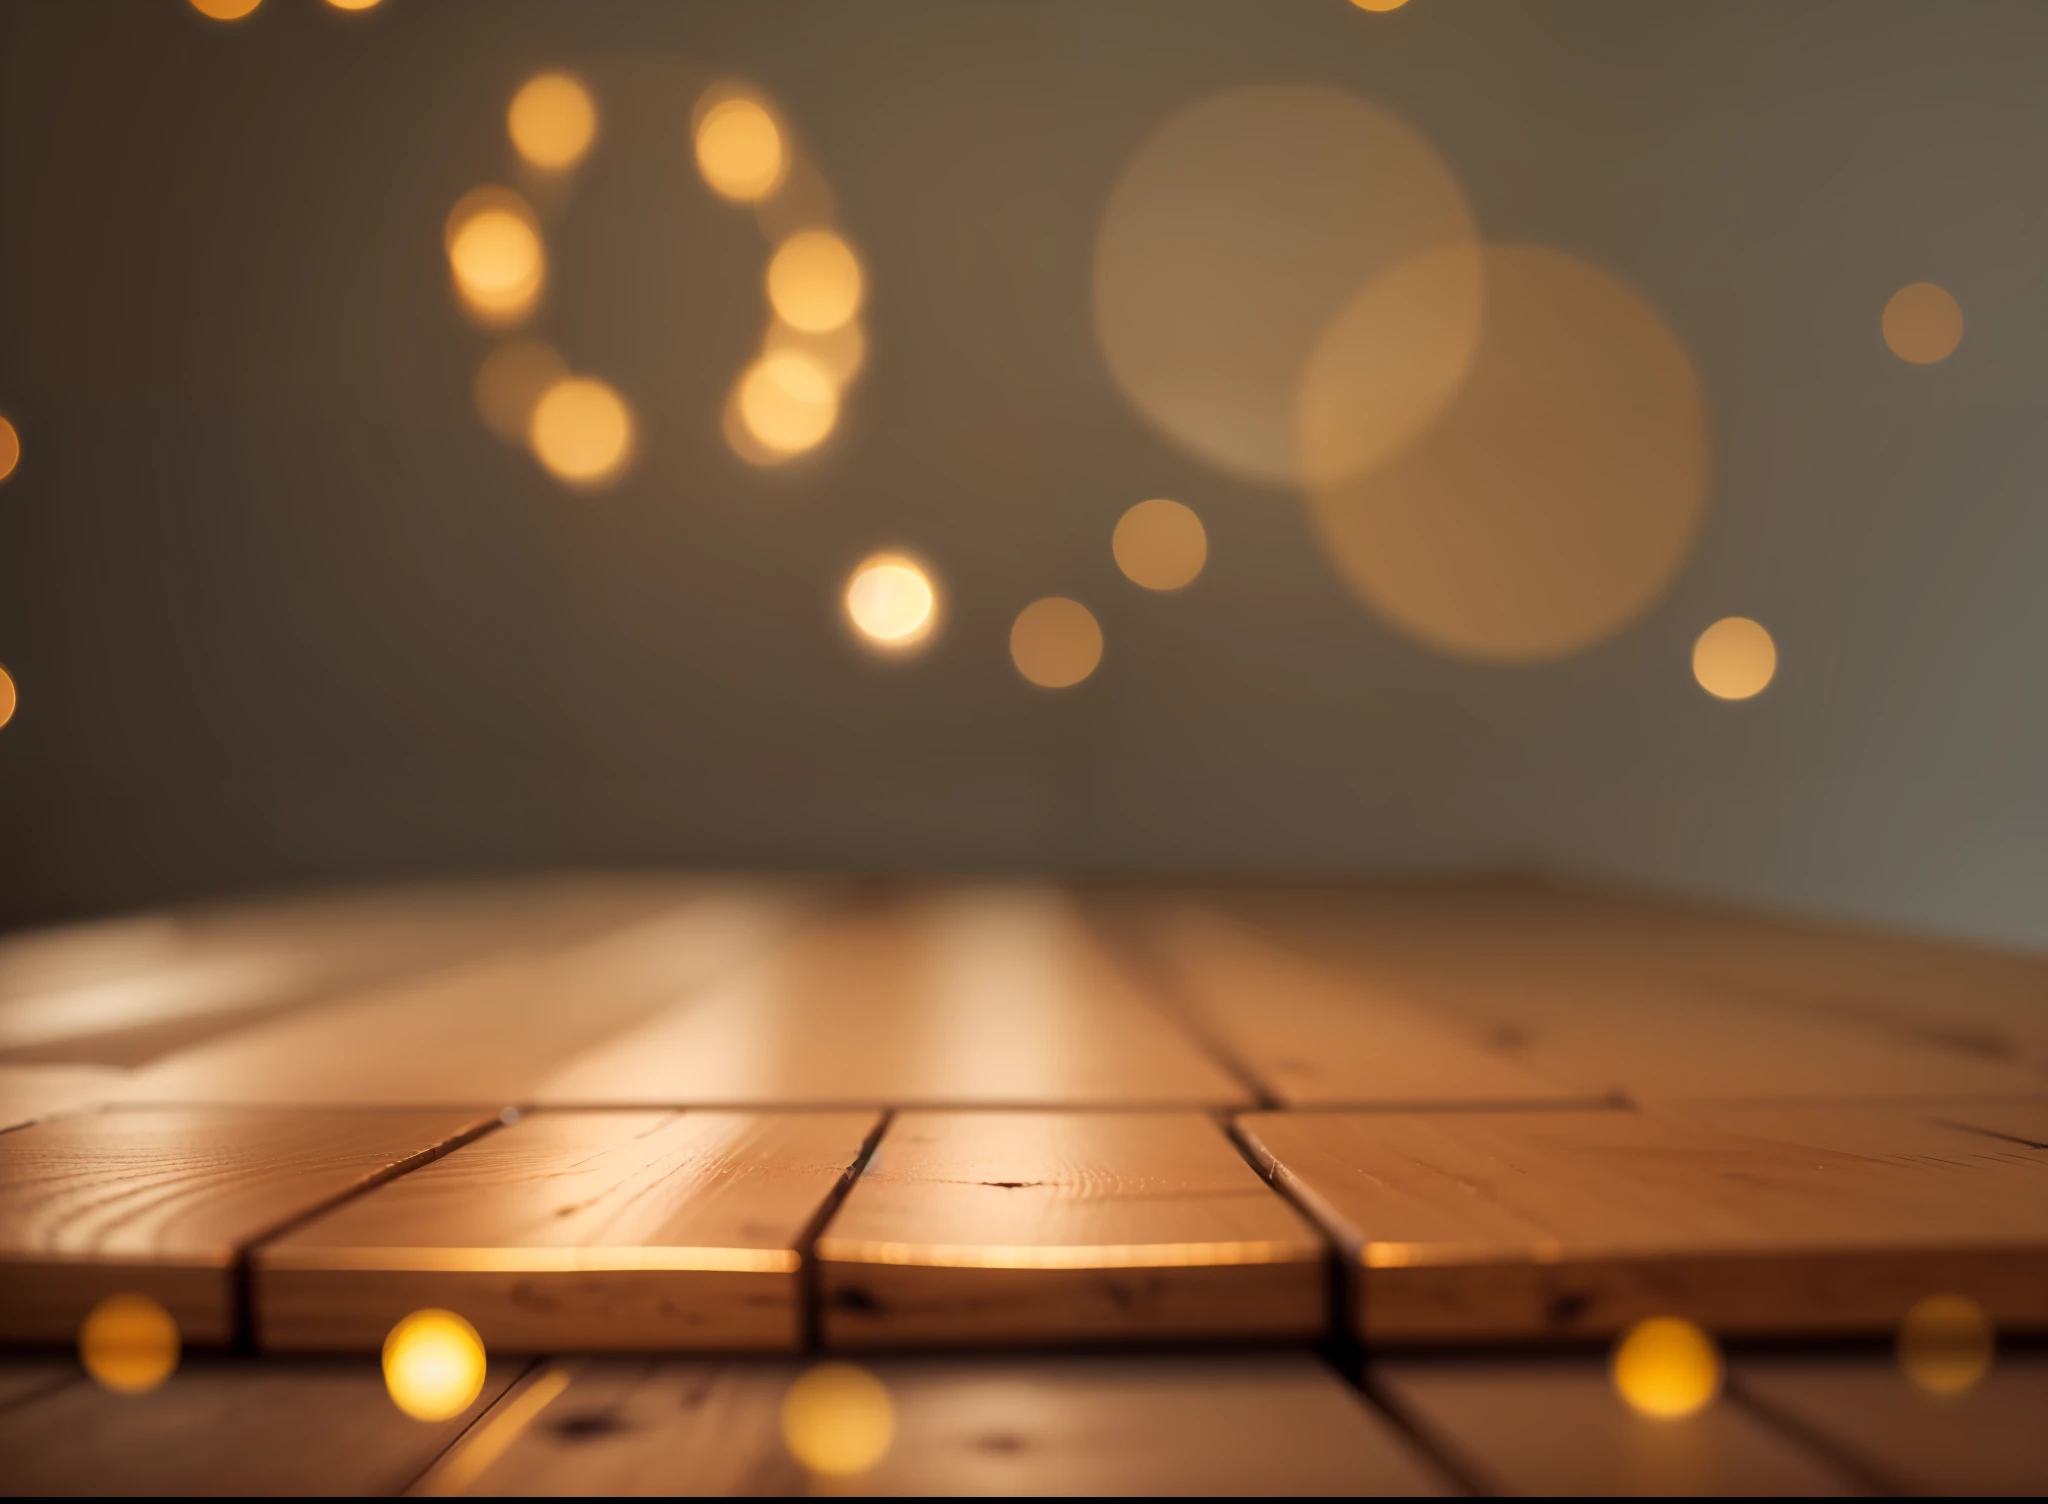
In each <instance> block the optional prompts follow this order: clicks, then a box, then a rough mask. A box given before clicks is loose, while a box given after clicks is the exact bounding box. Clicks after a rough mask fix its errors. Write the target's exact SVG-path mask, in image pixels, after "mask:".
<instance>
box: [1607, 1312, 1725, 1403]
mask: <svg viewBox="0 0 2048 1504" xmlns="http://www.w3.org/2000/svg"><path fill="white" fill-rule="evenodd" d="M1612 1371H1613V1375H1614V1387H1615V1390H1616V1391H1617V1392H1618V1393H1619V1394H1620V1395H1621V1397H1622V1399H1623V1400H1624V1401H1626V1402H1627V1404H1628V1407H1629V1408H1630V1409H1631V1410H1633V1411H1635V1412H1636V1413H1637V1414H1638V1415H1647V1416H1650V1417H1652V1418H1654V1419H1657V1420H1678V1419H1681V1418H1682V1417H1684V1416H1688V1415H1693V1414H1696V1413H1698V1412H1699V1411H1701V1410H1704V1409H1705V1408H1706V1407H1707V1406H1708V1405H1710V1404H1712V1403H1713V1402H1714V1398H1715V1396H1717V1395H1718V1394H1720V1392H1721V1353H1720V1350H1719V1349H1718V1348H1716V1347H1715V1346H1714V1339H1713V1338H1711V1337H1709V1336H1708V1335H1707V1334H1706V1333H1705V1332H1703V1331H1701V1330H1700V1329H1699V1328H1698V1327H1696V1326H1694V1325H1693V1324H1692V1323H1691V1322H1690V1321H1682V1320H1680V1319H1679V1318H1678V1317H1675V1316H1653V1317H1651V1318H1650V1319H1649V1320H1647V1321H1638V1322H1637V1323H1636V1324H1635V1325H1634V1326H1632V1327H1630V1328H1629V1329H1628V1330H1627V1331H1626V1332H1624V1333H1623V1334H1622V1337H1621V1340H1620V1341H1619V1342H1617V1343H1615V1345H1614V1357H1613V1360H1612Z"/></svg>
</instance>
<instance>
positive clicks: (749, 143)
mask: <svg viewBox="0 0 2048 1504" xmlns="http://www.w3.org/2000/svg"><path fill="white" fill-rule="evenodd" d="M696 147H697V167H698V170H699V171H701V172H702V173H703V174H704V181H705V182H706V183H708V184H710V185H711V190H712V192H714V193H716V194H718V195H719V196H720V197H721V198H729V199H732V200H734V201H735V202H738V203H750V202H752V201H753V200H755V199H760V198H765V197H767V196H768V195H769V194H771V193H773V192H774V191H775V190H776V188H777V187H779V186H780V185H781V183H782V177H783V173H784V172H785V171H786V170H787V168H788V165H789V153H788V150H787V148H786V147H785V146H784V144H783V140H782V128H781V127H780V126H779V125H777V124H776V123H775V117H774V116H773V115H771V114H769V113H768V111H767V109H766V107H764V106H763V105H762V104H761V103H760V101H758V100H755V99H749V98H746V97H744V96H740V95H734V96H729V97H726V98H722V99H718V100H717V102H716V103H713V104H711V105H710V106H709V107H708V108H704V109H703V110H702V112H701V113H700V115H699V117H698V120H697V135H696Z"/></svg>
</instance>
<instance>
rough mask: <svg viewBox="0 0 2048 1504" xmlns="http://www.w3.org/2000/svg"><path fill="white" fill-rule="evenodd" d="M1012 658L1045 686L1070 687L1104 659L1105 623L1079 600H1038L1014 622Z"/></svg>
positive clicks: (1059, 597)
mask: <svg viewBox="0 0 2048 1504" xmlns="http://www.w3.org/2000/svg"><path fill="white" fill-rule="evenodd" d="M1010 661H1011V662H1012V663H1014V664H1016V665H1017V672H1018V673H1020V674H1022V675H1023V676H1024V677H1025V678H1026V679H1029V680H1030V681H1031V682H1032V683H1033V684H1036V685H1038V686H1039V687H1040V688H1041V689H1066V688H1067V687H1069V686H1070V685H1075V684H1079V683H1080V682H1081V681H1082V680H1083V679H1085V678H1087V677H1088V676H1089V675H1090V674H1092V673H1094V672H1095V666H1096V665H1097V664H1098V663H1100V662H1101V661H1102V626H1101V624H1100V623H1099V622H1097V621H1096V620H1095V613H1094V612H1092V611H1090V610H1089V609H1088V608H1087V607H1086V606H1084V605H1082V604H1081V603H1080V602H1079V601H1075V600H1068V599H1067V598H1066V597H1065V596H1062V595H1049V596H1046V597H1045V598H1044V599H1042V600H1035V601H1033V602H1032V603H1031V604H1030V605H1028V606H1026V607H1025V608H1024V609H1023V610H1022V611H1020V612H1018V613H1017V619H1016V621H1015V622H1013V623H1011V625H1010Z"/></svg>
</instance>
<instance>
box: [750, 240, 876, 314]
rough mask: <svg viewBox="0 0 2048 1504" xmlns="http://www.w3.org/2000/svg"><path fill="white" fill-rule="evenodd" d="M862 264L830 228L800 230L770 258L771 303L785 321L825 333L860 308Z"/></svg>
mask: <svg viewBox="0 0 2048 1504" xmlns="http://www.w3.org/2000/svg"><path fill="white" fill-rule="evenodd" d="M861 292H862V286H861V272H860V262H859V261H858V260H857V259H856V258H855V256H854V254H853V250H852V248H851V247H849V246H848V245H847V243H846V242H845V241H844V240H842V239H840V237H839V236H837V235H835V234H834V233H833V232H832V231H830V230H800V231H798V232H797V233H796V234H794V235H792V236H790V237H789V239H787V240H785V241H784V242H783V243H782V244H781V245H780V246H778V247H777V248H776V251H775V254H774V255H773V256H772V257H770V258H769V261H768V301H769V303H770V304H771V305H772V306H773V307H774V309H775V312H776V314H777V316H778V317H780V318H781V319H782V320H783V322H785V323H787V324H790V325H791V326H793V327H795V328H797V329H801V330H803V331H805V332H806V333H809V334H823V333H826V332H827V331H829V330H833V329H837V328H839V327H840V325H842V324H845V323H848V322H850V321H851V320H852V318H853V316H854V314H855V313H856V312H858V311H859V309H860V300H861Z"/></svg>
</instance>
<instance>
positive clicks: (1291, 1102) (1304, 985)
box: [1115, 903, 1594, 1107]
mask: <svg viewBox="0 0 2048 1504" xmlns="http://www.w3.org/2000/svg"><path fill="white" fill-rule="evenodd" d="M1115 919H1116V921H1117V928H1118V930H1119V931H1120V932H1121V933H1123V934H1125V935H1127V936H1128V937H1130V939H1131V940H1132V941H1133V942H1134V943H1135V944H1137V945H1138V946H1139V947H1140V948H1141V949H1142V950H1143V951H1144V952H1145V953H1146V954H1148V955H1150V956H1151V957H1152V958H1153V959H1154V960H1155V962H1156V963H1157V964H1158V965H1159V966H1160V967H1161V969H1162V970H1163V972H1164V973H1165V975H1166V976H1167V977H1168V978H1170V980H1171V985H1172V987H1173V991H1174V995H1175V996H1176V997H1177V998H1178V999H1179V1000H1180V1001H1181V1003H1182V1004H1183V1005H1184V1006H1185V1007H1187V1008H1188V1009H1189V1010H1190V1011H1191V1012H1192V1013H1193V1014H1194V1016H1195V1018H1196V1020H1197V1022H1198V1023H1199V1025H1200V1027H1201V1028H1202V1029H1203V1031H1204V1032H1205V1033H1206V1034H1208V1035H1209V1036H1210V1037H1212V1038H1214V1039H1216V1040H1217V1041H1218V1042H1219V1043H1220V1044H1221V1046H1222V1048H1223V1049H1224V1050H1225V1051H1227V1052H1228V1053H1229V1055H1230V1056H1231V1057H1232V1058H1234V1059H1236V1060H1240V1061H1242V1062H1244V1064H1245V1066H1246V1068H1247V1069H1248V1070H1249V1071H1250V1072H1251V1074H1252V1075H1253V1076H1254V1077H1255V1078H1256V1079H1257V1081H1258V1082H1259V1084H1260V1086H1261V1087H1262V1088H1264V1089H1265V1090H1266V1091H1267V1092H1268V1093H1269V1094H1271V1096H1272V1097H1273V1098H1274V1099H1275V1100H1276V1101H1278V1102H1280V1103H1282V1104H1285V1105H1287V1106H1292V1107H1302V1106H1338V1105H1341V1106H1376V1107H1417V1106H1468V1107H1471V1106H1511V1105H1516V1104H1543V1105H1550V1104H1555V1103H1558V1102H1569V1101H1577V1102H1580V1103H1583V1104H1586V1105H1594V1104H1593V1103H1591V1102H1590V1101H1589V1097H1590V1095H1591V1094H1590V1093H1588V1092H1586V1091H1584V1090H1582V1089H1576V1088H1573V1087H1569V1086H1564V1085H1560V1084H1559V1083H1557V1082H1555V1081H1551V1080H1549V1079H1547V1078H1545V1077H1544V1076H1542V1075H1541V1074H1539V1073H1538V1072H1537V1071H1535V1070H1532V1069H1531V1068H1530V1067H1529V1066H1528V1065H1527V1064H1525V1063H1524V1062H1523V1061H1522V1060H1520V1059H1518V1058H1517V1057H1516V1055H1515V1053H1514V1052H1513V1051H1511V1050H1508V1049H1505V1048H1503V1047H1501V1046H1500V1045H1499V1044H1498V1043H1496V1042H1494V1041H1492V1040H1489V1039H1488V1038H1487V1037H1486V1035H1485V1034H1484V1033H1483V1032H1482V1031H1481V1030H1479V1029H1476V1028H1472V1027H1468V1026H1466V1025H1464V1024H1462V1023H1461V1022H1460V1021H1459V1020H1458V1019H1456V1018H1455V1017H1454V1016H1451V1015H1447V1014H1444V1013H1442V1012H1441V1011H1437V1012H1431V1011H1430V1010H1426V1009H1423V1008H1418V1007H1416V1006H1415V1005H1414V1004H1412V1003H1410V1002H1408V1001H1406V1000H1405V999H1404V998H1402V997H1401V996H1400V995H1399V994H1397V993H1395V992H1393V991H1391V990H1389V989H1387V988H1385V987H1381V986H1376V985H1375V984H1373V983H1372V982H1370V981H1369V980H1367V979H1365V978H1362V977H1360V976H1358V975H1357V974H1356V973H1355V972H1350V971H1347V970H1345V969H1343V968H1340V967H1336V966H1331V965H1328V964H1326V963H1321V962H1318V961H1315V960H1313V959H1311V958H1309V957H1308V956H1305V955H1302V954H1300V953H1298V952H1295V951H1292V950H1290V949H1289V948H1288V947H1286V946H1284V945H1282V944H1281V943H1279V942H1278V941H1277V940H1275V939H1274V938H1273V937H1271V936H1270V935H1268V934H1266V933H1263V932H1261V931H1259V930H1256V929H1254V928H1253V927H1252V926H1250V925H1247V924H1244V923H1242V922H1240V921H1238V920H1236V919H1233V918H1231V917H1230V916H1228V915H1226V914H1224V913H1222V912H1221V911H1219V910H1217V909H1213V908H1210V907H1208V906H1206V905H1201V904H1195V903H1179V904H1173V905H1165V904H1160V905H1155V906H1152V907H1151V909H1150V910H1149V911H1139V912H1132V911H1130V910H1125V911H1123V912H1121V913H1119V914H1117V915H1116V916H1115Z"/></svg>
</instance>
